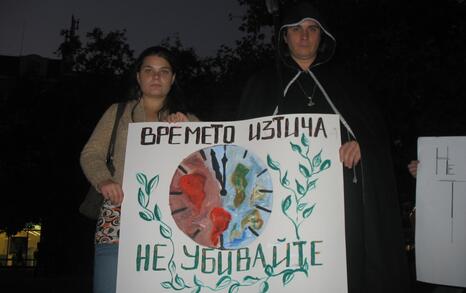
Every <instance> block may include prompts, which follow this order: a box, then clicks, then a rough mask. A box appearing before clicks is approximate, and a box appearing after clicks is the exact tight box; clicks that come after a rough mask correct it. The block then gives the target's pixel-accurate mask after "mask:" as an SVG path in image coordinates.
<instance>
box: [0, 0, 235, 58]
mask: <svg viewBox="0 0 466 293" xmlns="http://www.w3.org/2000/svg"><path fill="white" fill-rule="evenodd" d="M229 13H231V14H232V15H233V16H234V18H233V20H231V21H230V20H229V17H228V14H229ZM72 14H74V15H75V17H76V18H78V19H79V20H80V26H79V34H80V36H81V40H82V41H84V37H85V33H86V32H89V31H91V30H92V29H93V28H94V27H100V28H102V29H103V31H104V32H109V31H110V30H115V29H126V30H127V33H126V36H127V38H128V42H129V44H130V45H131V48H132V49H133V50H135V54H136V55H137V54H138V53H140V52H141V51H142V50H143V49H144V48H146V47H149V46H151V45H154V44H158V43H159V42H160V41H161V40H162V39H163V38H165V37H167V36H172V37H173V36H174V35H175V34H176V33H179V37H180V39H181V41H182V43H183V45H184V46H185V47H193V48H194V49H195V50H196V52H197V53H198V54H200V55H201V56H208V55H213V54H214V53H215V51H216V50H217V49H218V48H219V47H220V45H221V44H227V45H233V44H234V41H235V40H237V39H239V38H240V37H241V32H240V31H239V30H238V27H239V25H240V22H241V19H240V17H241V16H242V15H243V14H244V7H241V6H239V4H238V2H237V0H164V1H157V0H152V1H144V0H131V1H129V0H126V1H124V0H75V1H71V0H1V1H0V55H12V56H17V55H20V54H22V55H27V54H31V53H35V54H39V55H41V56H43V57H52V58H56V56H55V55H54V54H53V52H54V51H55V50H56V49H57V48H58V46H59V44H60V43H61V42H62V40H63V37H61V36H60V30H61V29H63V28H69V26H70V22H71V15H72Z"/></svg>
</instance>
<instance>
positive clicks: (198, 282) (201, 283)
mask: <svg viewBox="0 0 466 293" xmlns="http://www.w3.org/2000/svg"><path fill="white" fill-rule="evenodd" d="M194 284H196V285H197V286H199V287H204V283H203V282H202V281H201V280H199V279H198V278H197V276H196V275H194Z"/></svg>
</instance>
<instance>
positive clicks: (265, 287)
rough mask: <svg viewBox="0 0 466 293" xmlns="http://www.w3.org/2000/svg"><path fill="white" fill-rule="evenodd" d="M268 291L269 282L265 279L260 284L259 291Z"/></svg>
mask: <svg viewBox="0 0 466 293" xmlns="http://www.w3.org/2000/svg"><path fill="white" fill-rule="evenodd" d="M268 291H269V283H268V282H267V281H265V282H264V283H262V284H261V288H260V291H259V292H261V293H265V292H268Z"/></svg>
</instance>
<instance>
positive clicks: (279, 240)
mask: <svg viewBox="0 0 466 293" xmlns="http://www.w3.org/2000/svg"><path fill="white" fill-rule="evenodd" d="M277 241H278V242H285V241H286V237H285V238H277Z"/></svg>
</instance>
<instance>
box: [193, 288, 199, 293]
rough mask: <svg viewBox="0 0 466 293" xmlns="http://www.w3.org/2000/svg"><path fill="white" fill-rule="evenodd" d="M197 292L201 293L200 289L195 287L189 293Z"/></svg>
mask: <svg viewBox="0 0 466 293" xmlns="http://www.w3.org/2000/svg"><path fill="white" fill-rule="evenodd" d="M199 292H201V287H196V288H194V290H193V291H191V293H199Z"/></svg>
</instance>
